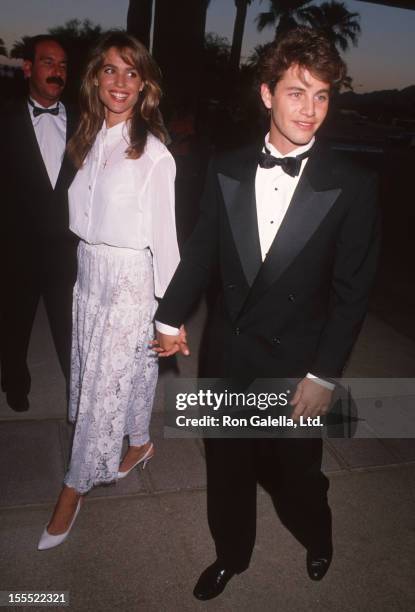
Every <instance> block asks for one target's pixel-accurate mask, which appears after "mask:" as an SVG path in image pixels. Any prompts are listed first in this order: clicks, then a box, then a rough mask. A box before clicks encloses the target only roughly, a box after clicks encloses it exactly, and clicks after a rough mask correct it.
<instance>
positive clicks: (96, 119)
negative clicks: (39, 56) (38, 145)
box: [67, 30, 167, 168]
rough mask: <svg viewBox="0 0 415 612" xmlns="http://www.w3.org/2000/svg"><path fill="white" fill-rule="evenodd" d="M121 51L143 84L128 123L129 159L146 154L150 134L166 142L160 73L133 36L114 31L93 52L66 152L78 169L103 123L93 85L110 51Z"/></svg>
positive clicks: (147, 53) (100, 106)
mask: <svg viewBox="0 0 415 612" xmlns="http://www.w3.org/2000/svg"><path fill="white" fill-rule="evenodd" d="M111 48H115V49H117V50H118V52H119V54H120V56H121V58H122V59H123V60H124V62H126V63H127V64H130V65H131V66H134V68H135V69H136V70H137V72H138V74H139V75H140V77H141V79H142V80H143V81H144V88H143V91H142V92H141V93H140V94H139V97H138V100H137V103H136V104H135V106H134V108H133V110H132V114H131V120H130V122H129V131H130V133H129V136H130V146H129V147H128V148H127V150H126V156H127V157H128V158H130V159H137V158H138V157H140V156H141V154H142V153H143V151H144V147H145V145H146V142H147V134H148V132H151V133H152V134H154V136H156V137H157V138H159V140H161V141H162V142H165V141H166V135H167V134H166V130H165V127H164V124H163V121H162V117H161V113H160V111H159V108H158V106H159V103H160V98H161V95H162V94H161V88H160V77H161V74H160V70H159V68H158V66H157V64H156V62H155V61H154V60H153V58H152V57H151V55H150V54H149V52H148V51H147V49H146V48H145V47H144V45H142V44H141V43H140V42H139V41H138V40H137V39H136V38H134V36H131V35H130V34H127V33H126V32H124V31H122V30H111V31H109V32H107V33H106V34H104V36H103V37H102V38H101V39H100V40H99V41H98V43H97V45H96V46H95V48H94V49H93V50H92V52H91V55H90V58H89V61H88V64H87V66H86V69H85V74H84V77H83V80H82V85H81V91H80V108H81V120H80V123H79V126H78V129H77V130H76V132H75V134H74V135H73V136H72V138H71V139H70V141H69V142H68V146H67V151H68V155H69V157H70V158H71V160H72V162H73V163H74V165H75V167H76V168H80V167H81V166H82V164H83V162H84V160H85V158H86V156H87V155H88V153H89V151H90V150H91V147H92V145H93V144H94V141H95V138H96V136H97V134H98V132H99V130H100V129H101V126H102V123H103V121H104V105H103V104H102V102H101V100H100V99H99V95H98V88H97V87H96V86H95V85H94V81H96V78H97V75H98V72H99V70H100V68H101V67H102V65H103V61H104V57H105V54H106V53H107V52H108V51H109V49H111Z"/></svg>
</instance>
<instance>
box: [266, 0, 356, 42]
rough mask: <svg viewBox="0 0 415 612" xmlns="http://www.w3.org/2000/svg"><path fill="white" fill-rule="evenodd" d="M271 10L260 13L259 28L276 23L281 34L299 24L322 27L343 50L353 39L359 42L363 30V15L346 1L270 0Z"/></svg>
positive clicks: (277, 30)
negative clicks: (361, 25) (352, 11)
mask: <svg viewBox="0 0 415 612" xmlns="http://www.w3.org/2000/svg"><path fill="white" fill-rule="evenodd" d="M268 2H269V10H268V11H266V12H262V13H260V14H259V15H258V17H257V19H256V21H257V28H258V30H259V31H262V30H263V29H264V28H266V27H272V26H273V27H275V28H276V32H275V35H276V36H278V35H279V34H281V32H284V31H286V30H288V29H290V28H292V27H296V26H297V25H299V24H303V25H308V26H311V27H313V28H318V29H321V30H323V31H324V32H325V33H326V34H327V36H328V37H329V38H330V39H331V40H332V41H333V42H334V44H335V45H336V46H337V47H338V48H339V49H341V50H342V51H347V49H348V48H349V45H350V43H351V44H353V45H357V41H358V38H359V34H360V31H361V29H360V24H359V19H360V16H359V14H358V13H351V12H350V11H349V10H348V9H347V8H346V6H345V4H344V3H343V2H337V1H336V0H329V1H328V2H323V3H322V4H320V5H316V4H311V0H268Z"/></svg>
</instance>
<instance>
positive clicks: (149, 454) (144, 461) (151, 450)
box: [118, 443, 154, 478]
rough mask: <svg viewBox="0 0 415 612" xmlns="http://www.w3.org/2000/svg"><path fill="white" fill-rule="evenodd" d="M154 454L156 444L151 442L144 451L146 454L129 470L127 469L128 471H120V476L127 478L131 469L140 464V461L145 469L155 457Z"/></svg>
mask: <svg viewBox="0 0 415 612" xmlns="http://www.w3.org/2000/svg"><path fill="white" fill-rule="evenodd" d="M153 455H154V445H153V443H151V444H150V446H149V447H148V449H147V450H146V452H145V453H144V455H143V456H142V457H141V458H140V459H139V460H138V461H136V462H135V463H134V465H133V466H132V467H130V469H129V470H127V471H126V472H118V478H125V477H126V476H128V474H129V473H130V472H131V470H133V469H134V468H135V467H137V465H139V464H140V463H142V464H143V470H144V468H145V467H146V465H147V463H148V462H149V461H150V459H151V458H152V457H153Z"/></svg>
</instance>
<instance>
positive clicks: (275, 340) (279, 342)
mask: <svg viewBox="0 0 415 612" xmlns="http://www.w3.org/2000/svg"><path fill="white" fill-rule="evenodd" d="M271 342H272V343H273V344H281V340H280V339H279V338H275V337H274V338H271Z"/></svg>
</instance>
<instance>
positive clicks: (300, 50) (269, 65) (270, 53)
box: [258, 26, 347, 92]
mask: <svg viewBox="0 0 415 612" xmlns="http://www.w3.org/2000/svg"><path fill="white" fill-rule="evenodd" d="M293 65H298V66H299V67H300V68H306V69H307V70H309V72H311V73H312V74H313V75H314V76H315V77H317V78H318V79H320V80H321V81H325V82H326V83H329V84H330V86H331V87H332V88H340V87H341V85H342V84H343V82H344V80H345V77H346V75H347V68H346V64H345V63H344V61H343V60H342V58H341V57H340V55H339V52H338V51H337V49H336V47H335V45H334V43H332V41H331V40H330V39H329V38H328V37H327V35H326V34H325V33H324V32H322V31H320V30H316V29H313V28H309V27H306V26H299V27H297V28H293V29H292V30H288V31H287V32H285V33H284V34H282V35H280V36H279V37H278V38H277V39H276V40H275V41H274V42H273V43H271V44H270V45H269V46H268V48H267V49H266V51H265V53H264V55H263V57H262V58H261V60H260V63H259V71H258V81H259V83H265V84H266V85H268V88H269V90H270V91H271V92H273V91H274V89H275V86H276V84H277V83H278V81H279V80H280V79H281V78H282V76H283V74H284V73H285V71H286V70H288V68H290V67H291V66H293Z"/></svg>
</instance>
